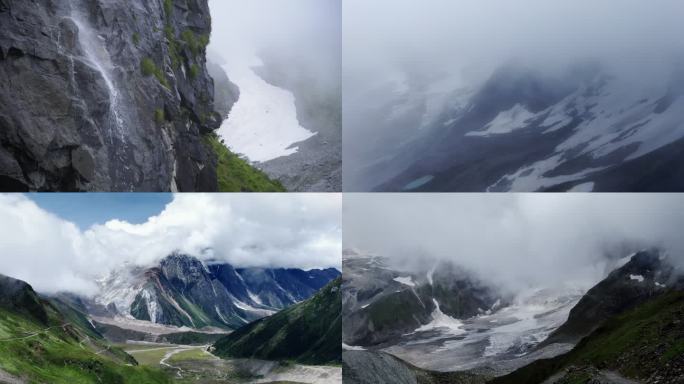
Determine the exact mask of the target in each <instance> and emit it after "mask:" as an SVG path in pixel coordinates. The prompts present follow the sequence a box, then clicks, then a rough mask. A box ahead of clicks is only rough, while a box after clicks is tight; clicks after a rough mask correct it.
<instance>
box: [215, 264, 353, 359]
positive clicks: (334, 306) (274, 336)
mask: <svg viewBox="0 0 684 384" xmlns="http://www.w3.org/2000/svg"><path fill="white" fill-rule="evenodd" d="M341 285H342V279H341V277H338V278H336V279H335V280H333V281H332V282H330V283H329V284H328V285H326V286H325V287H324V288H323V289H321V290H320V291H319V292H318V293H316V294H315V295H314V296H313V297H311V298H310V299H308V300H306V301H304V302H301V303H298V304H295V305H293V306H291V307H289V308H287V309H284V310H282V311H280V312H278V313H276V314H274V315H273V316H270V317H266V318H263V319H260V320H257V321H255V322H253V323H251V324H249V325H246V326H244V327H242V328H240V329H238V330H237V331H235V332H233V333H231V334H230V335H228V336H225V337H223V338H221V339H219V340H218V341H217V342H216V343H215V344H214V354H216V355H218V356H222V357H243V358H259V359H266V360H289V361H296V362H299V363H303V364H330V363H340V362H341V359H342V355H341V353H342V343H341V335H342V315H341Z"/></svg>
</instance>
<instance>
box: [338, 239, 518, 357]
mask: <svg viewBox="0 0 684 384" xmlns="http://www.w3.org/2000/svg"><path fill="white" fill-rule="evenodd" d="M343 270H344V273H343V279H344V281H343V285H342V313H343V319H344V321H343V342H344V343H345V344H347V345H361V346H376V345H380V344H383V343H393V342H395V341H396V340H397V339H399V338H401V337H402V336H403V335H406V334H409V333H415V332H422V331H429V330H433V329H443V330H445V331H447V332H452V333H459V332H460V331H459V326H460V324H461V323H460V319H465V318H469V317H472V316H475V315H478V314H487V313H492V311H495V310H496V309H498V308H500V307H501V306H503V305H505V304H506V303H508V301H509V299H510V298H509V297H507V296H506V295H503V294H501V293H500V292H499V291H498V290H497V289H496V288H493V287H490V286H488V285H486V284H483V283H482V282H480V281H479V280H478V279H476V278H474V277H473V276H471V275H470V274H468V272H467V271H465V270H463V269H461V268H459V267H458V266H456V265H453V264H450V263H446V262H439V263H435V264H434V265H431V266H429V268H426V269H425V270H424V271H422V272H406V271H400V270H397V269H396V268H394V267H392V266H391V265H390V263H389V259H387V258H385V257H380V256H369V255H367V256H364V255H363V254H358V253H353V254H352V251H347V252H346V253H345V257H344V259H343Z"/></svg>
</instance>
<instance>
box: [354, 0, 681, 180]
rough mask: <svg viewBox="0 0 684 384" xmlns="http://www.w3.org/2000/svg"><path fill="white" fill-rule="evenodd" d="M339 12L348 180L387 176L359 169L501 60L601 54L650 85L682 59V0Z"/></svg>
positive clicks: (566, 62)
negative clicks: (361, 174) (369, 174)
mask: <svg viewBox="0 0 684 384" xmlns="http://www.w3.org/2000/svg"><path fill="white" fill-rule="evenodd" d="M342 12H343V30H344V34H343V52H344V53H343V76H344V79H343V83H344V118H345V126H344V140H345V143H346V145H345V147H344V156H345V164H344V166H345V189H346V190H367V189H366V188H368V185H364V183H370V184H371V186H372V185H373V183H374V182H375V183H377V182H381V181H383V180H379V181H378V180H356V179H355V176H356V173H357V172H358V171H359V170H360V169H362V168H363V167H368V166H369V165H370V164H371V163H373V162H374V161H381V160H383V158H386V157H389V156H392V155H397V153H393V152H392V151H393V150H394V149H395V148H396V147H398V146H399V145H402V144H405V143H406V142H408V141H410V140H412V139H413V137H412V135H418V134H419V133H418V132H417V131H418V130H419V129H420V128H424V127H422V126H421V121H422V122H424V121H425V120H426V119H427V118H430V117H433V116H428V115H430V114H439V113H440V112H441V111H442V110H443V109H444V107H446V106H448V105H449V103H451V104H455V103H456V101H455V100H454V97H453V94H450V92H453V91H457V90H476V89H477V88H478V86H479V85H481V84H482V83H483V82H484V81H486V80H487V79H488V78H489V77H490V76H491V75H492V73H493V72H494V71H495V70H497V69H500V68H502V67H504V66H510V65H516V66H520V67H524V68H531V69H535V70H538V71H539V72H540V73H543V74H545V75H547V76H561V75H562V74H563V73H564V72H565V71H566V70H567V69H568V68H569V67H572V66H576V65H578V64H586V63H592V64H594V65H595V64H599V65H600V66H601V67H602V68H604V70H605V72H606V73H609V74H610V75H614V76H618V77H620V78H621V79H622V80H623V81H626V82H631V83H634V85H635V86H640V87H641V86H644V87H649V86H652V85H653V84H656V83H659V84H663V83H667V81H669V76H671V75H672V73H673V71H674V70H675V68H681V63H682V62H684V61H683V60H682V58H684V54H683V52H684V39H682V38H681V36H682V34H683V33H684V24H683V23H682V15H684V2H682V1H678V0H654V1H640V0H573V1H548V0H519V1H505V0H459V1H451V0H423V1H415V0H374V1H366V0H345V1H344V4H343V10H342ZM369 100H372V103H370V102H368V101H369ZM395 115H396V116H395ZM397 116H399V117H397ZM393 117H396V118H393ZM398 152H399V153H398V154H399V155H400V154H401V153H403V151H398ZM347 159H348V160H347ZM385 160H386V159H385ZM391 166H392V167H394V168H398V169H397V171H399V170H401V167H402V166H407V164H401V163H396V162H394V163H392V165H391ZM382 176H386V175H376V176H375V179H377V178H380V177H382ZM375 185H377V184H375Z"/></svg>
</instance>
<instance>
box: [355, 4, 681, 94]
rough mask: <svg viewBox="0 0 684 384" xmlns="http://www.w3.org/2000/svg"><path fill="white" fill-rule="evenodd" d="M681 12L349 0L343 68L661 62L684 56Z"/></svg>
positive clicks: (676, 7)
mask: <svg viewBox="0 0 684 384" xmlns="http://www.w3.org/2000/svg"><path fill="white" fill-rule="evenodd" d="M682 14H684V3H683V2H681V1H678V0H655V1H640V0H599V1H595V0H575V1H546V0H520V1H503V0H461V1H449V0H425V1H421V2H416V1H413V0H375V1H366V0H347V1H345V2H344V6H343V23H344V24H343V28H344V40H343V46H344V64H345V70H348V71H349V72H351V73H355V72H364V71H365V72H366V75H375V76H379V75H381V74H382V73H383V72H384V73H386V74H392V70H393V69H395V70H396V69H399V70H401V69H406V67H407V66H409V67H413V68H414V70H417V71H420V72H428V71H430V72H434V73H437V72H440V71H447V72H456V73H460V75H461V76H462V81H464V82H469V81H472V80H474V79H479V78H480V77H481V76H486V75H487V74H488V73H489V72H491V71H492V70H493V69H494V68H495V67H497V66H499V65H502V64H503V63H505V62H508V61H509V60H517V61H520V62H522V63H524V64H527V65H531V66H534V67H537V68H541V69H543V68H551V67H556V66H567V65H569V64H573V63H574V62H575V61H577V60H583V59H596V60H600V61H603V62H605V63H607V64H615V65H637V66H638V65H645V64H657V63H661V62H662V61H663V60H668V59H672V58H673V57H681V54H682V52H683V51H684V40H682V39H681V34H682V32H684V27H682V23H681V15H682ZM357 74H358V73H357ZM350 80H351V79H350ZM345 85H351V86H353V85H354V84H346V83H345Z"/></svg>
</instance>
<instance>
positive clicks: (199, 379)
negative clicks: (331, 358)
mask: <svg viewBox="0 0 684 384" xmlns="http://www.w3.org/2000/svg"><path fill="white" fill-rule="evenodd" d="M119 347H121V348H122V349H124V350H125V351H126V352H128V353H129V354H130V355H132V356H133V357H134V358H135V359H136V360H137V361H138V363H140V364H141V365H147V366H152V367H161V368H162V369H163V370H164V371H166V372H168V373H170V374H171V375H172V376H173V377H175V380H176V382H178V383H198V384H214V383H240V384H243V383H244V384H247V383H254V384H262V383H276V382H288V383H303V384H335V383H341V382H342V368H341V367H330V366H307V365H299V364H286V363H278V362H273V361H265V360H256V359H220V358H218V357H216V356H214V355H213V354H212V353H211V352H209V346H208V345H201V346H191V345H172V344H159V343H127V344H122V345H119Z"/></svg>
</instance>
